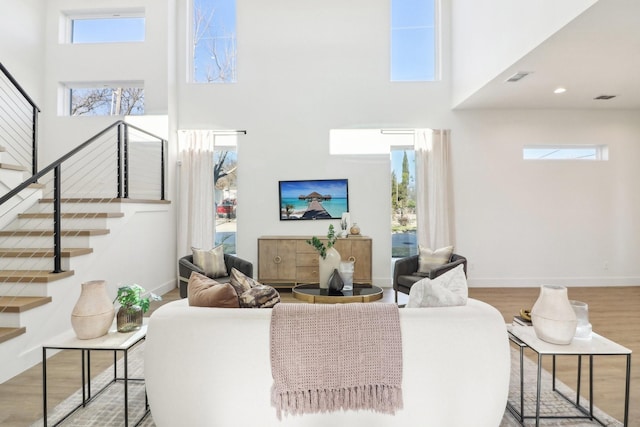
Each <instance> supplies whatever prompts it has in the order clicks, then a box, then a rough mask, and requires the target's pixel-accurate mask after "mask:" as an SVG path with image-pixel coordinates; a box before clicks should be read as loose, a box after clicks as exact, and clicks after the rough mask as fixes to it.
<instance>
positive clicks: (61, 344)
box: [42, 319, 149, 427]
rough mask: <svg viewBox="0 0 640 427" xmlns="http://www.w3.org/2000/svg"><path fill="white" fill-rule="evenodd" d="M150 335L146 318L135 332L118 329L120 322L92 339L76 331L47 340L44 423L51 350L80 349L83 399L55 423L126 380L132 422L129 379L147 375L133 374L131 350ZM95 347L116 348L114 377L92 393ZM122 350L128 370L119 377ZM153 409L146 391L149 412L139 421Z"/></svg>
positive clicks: (126, 417)
mask: <svg viewBox="0 0 640 427" xmlns="http://www.w3.org/2000/svg"><path fill="white" fill-rule="evenodd" d="M146 335H147V325H146V319H145V324H144V325H142V327H141V328H140V329H138V330H137V331H133V332H128V333H122V332H118V331H117V328H116V324H115V322H114V324H113V325H112V326H111V328H110V329H109V332H108V333H107V334H106V335H103V336H101V337H98V338H93V339H89V340H81V339H78V338H77V337H76V336H75V335H71V334H70V335H69V336H63V337H58V338H56V339H54V340H52V342H49V343H46V344H44V345H43V346H42V408H43V420H44V426H45V427H46V426H47V386H48V384H47V351H48V350H79V351H81V353H82V355H81V369H82V402H81V403H80V404H78V406H76V407H75V408H73V409H72V410H71V411H70V412H69V413H67V414H66V415H64V416H63V417H62V418H61V419H60V420H58V421H57V422H56V424H54V425H58V424H60V423H61V422H62V421H64V420H65V419H67V418H68V417H69V416H71V415H72V414H73V413H74V412H76V411H77V410H78V409H80V408H81V407H84V406H86V405H87V403H89V402H90V401H91V400H92V399H94V398H95V397H97V396H98V395H99V394H100V393H102V392H103V391H104V390H105V389H106V388H107V387H109V386H110V385H112V384H115V383H116V382H117V381H122V382H123V384H124V425H125V427H127V426H128V425H129V381H144V379H143V378H129V366H128V365H129V363H128V362H129V360H128V356H129V350H131V349H132V348H133V347H135V346H136V345H137V344H138V343H140V342H142V341H144V339H145V338H146ZM92 351H112V352H113V378H112V379H111V381H110V382H108V383H107V384H106V385H105V386H104V387H102V388H101V389H100V390H98V391H97V392H96V393H94V394H93V395H92V394H91V352H92ZM118 352H122V354H123V357H124V359H123V362H124V373H123V376H122V377H118V368H117V355H118ZM148 413H149V405H148V402H146V393H145V412H144V414H143V415H142V417H141V418H140V420H138V421H137V423H136V425H137V424H139V423H140V422H141V421H142V420H143V419H144V418H145V417H146V416H147V415H148Z"/></svg>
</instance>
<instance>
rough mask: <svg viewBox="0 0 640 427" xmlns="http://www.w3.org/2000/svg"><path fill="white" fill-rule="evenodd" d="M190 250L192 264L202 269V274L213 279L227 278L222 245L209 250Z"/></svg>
mask: <svg viewBox="0 0 640 427" xmlns="http://www.w3.org/2000/svg"><path fill="white" fill-rule="evenodd" d="M191 250H192V251H193V263H194V264H195V265H197V266H198V267H200V268H201V269H203V270H204V274H206V275H207V276H209V277H213V278H216V277H223V276H227V266H226V265H225V263H224V252H223V247H222V245H219V246H216V247H215V248H213V249H211V250H204V249H198V248H191Z"/></svg>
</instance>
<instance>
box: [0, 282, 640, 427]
mask: <svg viewBox="0 0 640 427" xmlns="http://www.w3.org/2000/svg"><path fill="white" fill-rule="evenodd" d="M538 294H539V289H538V288H470V289H469V295H470V297H472V298H476V299H479V300H482V301H485V302H487V303H489V304H491V305H493V306H494V307H496V308H497V309H498V310H499V311H500V312H501V313H502V315H503V316H504V318H505V321H506V322H510V321H511V320H512V318H513V315H514V314H515V313H517V312H519V311H520V308H531V306H532V305H533V303H534V302H535V300H536V299H537V297H538ZM281 295H282V300H283V302H293V301H296V302H297V300H295V299H293V297H292V296H291V293H290V292H287V291H281ZM569 297H570V298H571V299H576V300H580V301H584V302H586V303H588V304H589V315H590V321H591V323H592V325H593V329H594V331H595V332H597V333H599V334H600V335H604V336H606V337H607V338H609V339H612V340H613V341H616V342H618V343H620V344H622V345H624V346H625V347H627V348H629V349H631V350H632V351H633V352H634V355H633V356H632V358H631V359H632V368H631V369H632V371H631V374H632V378H631V393H630V394H631V400H630V405H629V407H630V417H629V425H630V426H640V359H639V358H638V355H637V352H640V327H639V325H640V287H590V288H569ZM178 298H179V294H178V290H177V289H175V290H173V291H171V292H169V293H167V294H165V295H164V296H163V301H160V302H153V303H152V307H151V310H150V311H149V312H148V313H147V315H149V314H151V313H152V312H153V310H155V309H157V307H159V306H160V305H162V304H166V303H167V302H169V301H172V300H175V299H178ZM393 299H394V298H393V291H392V290H388V289H386V290H385V295H384V298H383V300H382V301H383V302H393ZM406 300H407V296H406V295H402V294H401V295H400V303H404V302H406ZM469 356H470V357H473V353H472V352H470V353H469ZM91 358H92V366H93V368H92V373H93V374H95V375H97V374H99V373H100V372H102V370H104V369H106V368H107V367H109V366H110V365H111V362H112V360H113V358H112V356H111V354H102V353H101V352H96V354H95V355H93V354H92V357H91ZM574 359H575V358H566V359H565V358H563V359H561V360H560V363H559V365H560V366H559V368H558V376H559V377H560V379H561V380H562V381H564V382H565V383H566V384H568V385H569V386H571V387H574V386H575V385H574V384H575V377H576V370H577V362H576V361H575V360H574ZM79 362H80V360H79V353H78V352H70V351H63V352H60V353H58V354H57V355H55V356H53V357H52V358H51V359H50V362H48V363H47V370H48V378H49V381H50V385H51V387H50V389H49V396H50V399H49V402H48V404H49V407H53V406H55V405H56V404H57V403H59V402H60V401H62V400H64V399H65V398H66V397H68V396H69V395H70V394H71V393H73V392H74V391H75V390H77V389H78V388H79V387H80V373H79V369H78V364H79ZM594 364H595V368H594V370H595V375H594V377H595V378H594V402H595V404H596V406H599V407H600V408H601V409H602V410H604V411H605V412H607V413H609V414H611V415H612V416H614V417H616V418H617V419H619V420H622V416H623V409H624V408H623V397H624V370H625V363H624V359H623V358H619V357H617V356H607V357H599V358H596V359H595V361H594ZM545 365H548V364H547V363H545ZM583 365H586V363H583ZM546 367H547V369H548V368H549V366H546ZM583 369H584V372H583V375H584V377H583V378H588V377H587V376H586V375H588V372H587V369H586V366H584V368H583ZM585 392H586V390H585ZM585 397H588V395H587V396H585ZM41 416H42V366H41V364H38V365H36V366H34V367H33V368H31V369H29V370H27V371H25V372H24V373H22V374H20V375H18V376H16V377H14V378H12V379H10V380H8V381H6V382H5V383H3V384H0V425H2V426H3V427H24V426H28V425H30V424H31V423H33V422H34V421H36V420H38V419H39V418H40V417H41Z"/></svg>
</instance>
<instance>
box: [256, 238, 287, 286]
mask: <svg viewBox="0 0 640 427" xmlns="http://www.w3.org/2000/svg"><path fill="white" fill-rule="evenodd" d="M258 281H260V282H266V283H274V282H275V283H277V282H283V283H287V282H290V283H294V282H295V281H296V241H295V240H286V239H259V240H258Z"/></svg>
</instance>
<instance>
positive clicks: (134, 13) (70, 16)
mask: <svg viewBox="0 0 640 427" xmlns="http://www.w3.org/2000/svg"><path fill="white" fill-rule="evenodd" d="M119 18H122V19H127V18H142V19H144V21H145V31H144V39H143V40H130V41H122V40H116V41H102V42H86V43H79V42H74V41H73V21H75V20H81V19H87V20H89V19H94V20H98V19H119ZM146 32H147V25H146V14H145V10H144V8H125V9H100V10H92V11H87V10H72V11H63V12H62V14H61V17H60V34H59V42H60V43H61V44H71V45H89V44H112V43H143V42H144V41H145V40H146Z"/></svg>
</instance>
